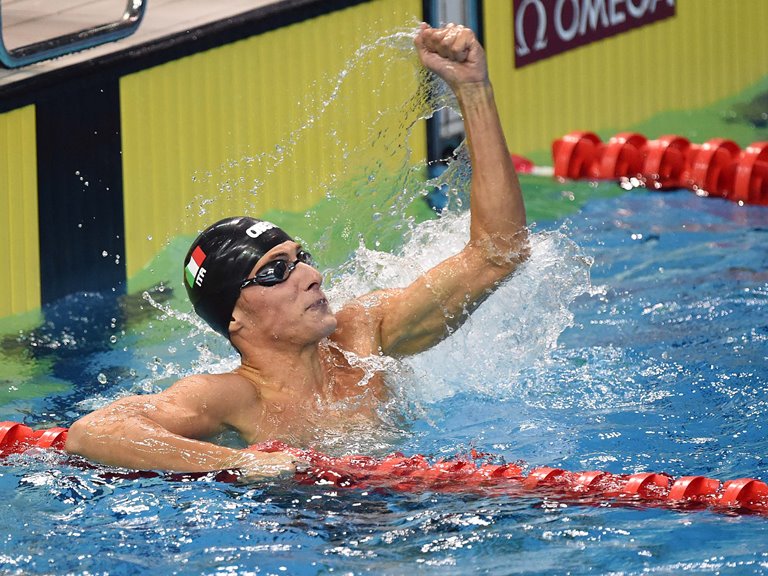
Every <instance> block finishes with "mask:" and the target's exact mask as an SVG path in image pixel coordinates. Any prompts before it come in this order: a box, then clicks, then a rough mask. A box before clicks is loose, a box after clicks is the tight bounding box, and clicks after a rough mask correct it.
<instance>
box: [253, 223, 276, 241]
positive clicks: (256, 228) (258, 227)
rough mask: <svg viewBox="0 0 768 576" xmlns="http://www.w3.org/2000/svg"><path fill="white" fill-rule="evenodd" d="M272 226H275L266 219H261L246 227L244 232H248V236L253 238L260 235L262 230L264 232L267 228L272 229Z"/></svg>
mask: <svg viewBox="0 0 768 576" xmlns="http://www.w3.org/2000/svg"><path fill="white" fill-rule="evenodd" d="M272 228H277V226H275V225H274V224H272V222H267V221H266V220H262V221H261V222H256V224H254V225H253V226H251V227H250V228H248V230H246V231H245V233H246V234H248V236H250V237H251V238H254V239H255V238H258V237H259V236H261V235H262V234H264V232H266V231H267V230H272Z"/></svg>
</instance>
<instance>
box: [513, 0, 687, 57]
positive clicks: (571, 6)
mask: <svg viewBox="0 0 768 576" xmlns="http://www.w3.org/2000/svg"><path fill="white" fill-rule="evenodd" d="M513 6H514V18H515V67H516V68H522V67H523V66H527V65H528V64H531V63H533V62H536V61H537V60H543V59H544V58H549V57H550V56H554V55H555V54H560V53H561V52H567V51H568V50H571V49H573V48H576V47H578V46H583V45H584V44H589V43H590V42H595V41H596V40H602V39H603V38H608V37H609V36H614V35H616V34H620V33H621V32H626V31H627V30H631V29H633V28H640V27H641V26H645V25H646V24H650V23H652V22H656V21H658V20H663V19H665V18H670V17H672V16H674V15H675V0H514V2H513Z"/></svg>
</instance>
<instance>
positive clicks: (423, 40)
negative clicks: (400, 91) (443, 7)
mask: <svg viewBox="0 0 768 576" xmlns="http://www.w3.org/2000/svg"><path fill="white" fill-rule="evenodd" d="M413 42H414V45H415V46H416V51H417V52H418V54H419V59H420V60H421V63H422V64H423V65H424V66H425V67H426V68H428V69H429V70H431V71H432V72H434V73H435V74H437V75H438V76H440V77H441V78H442V79H443V80H445V81H446V82H447V83H448V84H449V85H450V86H451V88H454V89H455V88H456V87H457V86H458V85H459V84H464V83H477V82H481V83H485V82H488V66H487V64H486V60H485V51H484V50H483V47H482V46H481V45H480V42H478V40H477V37H476V36H475V33H474V32H473V31H472V30H470V29H469V28H466V27H465V26H461V25H457V24H447V25H445V26H444V27H442V28H432V27H431V26H429V25H428V24H425V23H422V24H421V26H420V27H419V31H418V32H417V33H416V37H415V38H414V41H413Z"/></svg>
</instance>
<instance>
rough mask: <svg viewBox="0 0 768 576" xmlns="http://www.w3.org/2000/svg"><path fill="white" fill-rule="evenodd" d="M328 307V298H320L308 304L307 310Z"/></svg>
mask: <svg viewBox="0 0 768 576" xmlns="http://www.w3.org/2000/svg"><path fill="white" fill-rule="evenodd" d="M327 307H328V300H327V299H326V298H318V299H317V300H315V301H314V302H312V304H310V305H309V306H307V310H313V309H315V308H327Z"/></svg>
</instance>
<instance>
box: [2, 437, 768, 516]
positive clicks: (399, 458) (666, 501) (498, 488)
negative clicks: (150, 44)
mask: <svg viewBox="0 0 768 576" xmlns="http://www.w3.org/2000/svg"><path fill="white" fill-rule="evenodd" d="M66 438H67V430H66V428H51V429H49V430H32V429H31V428H30V427H29V426H25V425H23V424H19V423H16V422H1V423H0V455H2V456H7V455H9V454H16V453H20V452H23V451H25V450H28V449H29V448H32V447H40V448H55V449H62V448H63V447H64V444H65V442H66ZM249 449H250V450H258V451H263V452H277V451H285V452H288V453H290V454H293V455H294V456H295V457H296V458H297V459H298V460H301V461H303V462H306V463H307V464H308V467H307V468H306V469H304V470H302V471H301V472H297V473H296V476H295V479H296V481H297V482H299V483H300V484H310V485H321V486H322V485H328V486H334V487H338V488H357V489H386V490H396V491H419V490H429V491H439V492H462V493H480V494H484V495H508V496H525V495H530V494H531V493H540V494H542V495H545V496H548V497H553V498H560V499H562V500H564V501H569V500H572V501H575V502H576V503H579V504H599V505H602V504H605V503H615V504H617V505H621V504H622V503H634V504H640V503H644V504H647V505H653V506H672V507H675V508H683V507H707V508H710V509H712V510H717V511H728V512H732V513H733V512H754V513H758V514H765V515H768V485H766V484H765V483H764V482H761V481H760V480H756V479H754V478H739V479H736V480H729V481H727V482H725V483H723V484H721V483H720V481H719V480H716V479H714V478H707V477H705V476H683V477H681V478H678V479H677V480H674V479H673V478H671V477H670V476H667V475H666V474H656V473H653V472H642V473H639V474H630V475H624V474H611V473H609V472H604V471H600V470H591V471H586V472H569V471H567V470H563V469H560V468H549V467H542V468H534V469H533V470H531V471H530V472H529V473H528V474H527V475H525V474H524V473H523V469H522V468H521V467H520V466H518V465H516V464H490V463H482V462H481V463H478V462H477V461H476V460H473V459H454V460H440V461H437V462H430V461H429V460H427V459H426V458H425V457H424V456H421V455H418V454H417V455H415V456H410V457H407V456H405V455H403V454H400V453H396V454H392V455H390V456H387V457H384V458H372V457H370V456H343V457H332V456H328V455H325V454H322V453H320V452H316V451H314V450H302V449H298V448H293V447H291V446H288V445H286V444H284V443H282V442H277V441H273V442H264V443H261V444H256V445H253V446H251V447H250V448H249ZM482 457H484V455H478V454H476V453H474V452H473V454H472V458H482ZM225 472H226V471H225ZM145 474H147V473H144V472H136V473H133V474H131V473H129V474H123V475H120V474H116V473H115V474H113V475H114V476H115V477H121V478H133V477H137V478H138V477H140V476H142V475H145ZM168 476H169V478H171V479H178V478H182V479H183V478H185V477H186V476H190V477H191V476H194V475H192V474H189V475H184V474H178V473H173V474H169V475H168ZM208 476H209V475H205V477H208ZM210 477H212V478H215V479H218V480H221V481H233V480H236V478H237V476H236V475H234V474H230V473H228V472H227V473H212V475H211V476H210Z"/></svg>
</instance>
